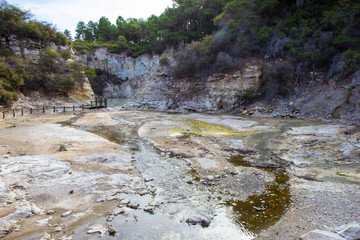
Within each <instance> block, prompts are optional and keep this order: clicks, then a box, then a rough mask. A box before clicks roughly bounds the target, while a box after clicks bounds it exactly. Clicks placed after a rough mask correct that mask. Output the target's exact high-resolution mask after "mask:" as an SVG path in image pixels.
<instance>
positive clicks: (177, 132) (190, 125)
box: [170, 119, 259, 137]
mask: <svg viewBox="0 0 360 240" xmlns="http://www.w3.org/2000/svg"><path fill="white" fill-rule="evenodd" d="M184 121H185V123H186V125H185V126H182V127H177V128H173V129H172V130H171V131H172V134H170V136H171V137H177V136H184V135H190V136H191V135H202V136H231V135H249V134H254V133H257V132H259V131H256V130H254V129H249V130H248V131H232V130H229V129H227V128H225V127H223V126H220V125H216V124H211V123H206V122H203V121H200V120H195V119H184Z"/></svg>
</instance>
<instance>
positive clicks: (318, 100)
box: [78, 48, 360, 120]
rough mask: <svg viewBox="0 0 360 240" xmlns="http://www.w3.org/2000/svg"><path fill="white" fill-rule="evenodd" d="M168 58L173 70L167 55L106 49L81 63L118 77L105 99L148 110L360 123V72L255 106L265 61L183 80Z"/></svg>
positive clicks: (308, 84)
mask: <svg viewBox="0 0 360 240" xmlns="http://www.w3.org/2000/svg"><path fill="white" fill-rule="evenodd" d="M166 56H167V57H169V59H170V65H169V66H162V65H161V64H160V59H161V58H162V56H158V55H153V56H149V55H143V56H140V57H138V58H136V59H134V58H131V57H127V56H126V55H125V54H112V53H109V52H108V51H107V50H106V49H105V48H99V49H97V50H95V51H94V52H93V53H91V54H83V55H80V56H78V59H81V60H82V61H83V63H84V64H87V65H88V66H90V67H92V68H94V69H101V70H104V71H106V72H108V73H109V74H112V75H114V76H115V77H116V78H118V80H119V81H118V82H114V81H107V82H106V86H105V89H104V96H105V97H131V98H132V99H133V101H132V106H134V107H138V108H142V109H159V110H177V111H196V112H207V111H222V112H239V111H241V112H243V113H245V114H255V115H257V114H258V115H268V116H284V117H300V118H301V117H325V118H341V119H346V120H356V119H360V102H359V101H360V71H358V72H357V73H355V74H354V75H352V76H350V77H348V78H347V79H345V80H343V81H336V80H335V79H330V80H329V81H328V82H325V81H324V80H323V79H324V78H321V77H318V79H316V78H312V79H313V81H307V82H306V84H303V85H302V86H298V87H296V88H295V90H294V93H293V94H291V95H289V96H287V97H280V98H274V99H273V100H267V101H262V98H261V97H257V98H256V102H254V103H252V104H250V105H249V104H247V102H246V100H247V98H253V97H256V96H258V94H260V91H259V89H260V88H261V85H262V78H261V77H262V73H263V68H264V66H265V65H266V61H265V60H263V59H259V58H249V59H246V60H245V62H244V64H243V66H242V67H241V68H239V69H236V70H233V71H232V72H228V73H226V74H213V75H211V76H209V77H205V78H204V77H197V78H195V77H187V78H182V79H178V78H175V77H174V76H173V75H172V69H173V66H174V61H175V60H174V59H173V58H172V57H171V56H173V53H172V52H168V53H166ZM262 94H266V92H265V93H264V92H262Z"/></svg>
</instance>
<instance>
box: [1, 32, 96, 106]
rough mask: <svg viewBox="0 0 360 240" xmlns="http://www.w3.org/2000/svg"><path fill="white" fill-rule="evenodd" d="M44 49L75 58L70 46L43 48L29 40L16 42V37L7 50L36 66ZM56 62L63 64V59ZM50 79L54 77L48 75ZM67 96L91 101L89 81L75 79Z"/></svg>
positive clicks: (91, 94)
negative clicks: (67, 53) (72, 87)
mask: <svg viewBox="0 0 360 240" xmlns="http://www.w3.org/2000/svg"><path fill="white" fill-rule="evenodd" d="M1 41H4V39H1ZM45 47H50V48H51V49H52V50H54V51H55V52H57V53H59V54H60V55H61V53H63V52H64V51H68V52H69V53H70V54H71V58H75V52H74V51H73V50H72V48H71V47H70V46H59V45H56V44H54V43H49V44H48V46H44V45H42V44H41V43H40V42H35V41H33V40H29V39H27V40H18V39H17V38H16V37H12V38H11V39H10V42H9V48H10V49H11V51H12V52H13V54H14V55H15V56H16V57H21V58H24V59H25V60H27V61H29V62H31V63H32V64H36V63H37V62H38V61H39V59H40V57H41V54H43V50H44V48H45ZM56 61H57V63H64V62H65V60H64V59H60V60H56ZM73 62H74V60H72V59H68V60H67V61H66V63H67V64H72V63H73ZM50 77H54V76H51V75H50ZM68 95H69V96H70V97H71V98H73V99H74V100H77V101H89V100H92V99H93V97H94V92H93V90H92V87H91V85H90V82H89V79H88V78H87V77H86V76H85V75H83V76H82V77H80V78H78V79H76V80H75V82H74V89H73V90H72V91H70V92H69V93H68Z"/></svg>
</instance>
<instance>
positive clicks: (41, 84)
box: [0, 1, 95, 105]
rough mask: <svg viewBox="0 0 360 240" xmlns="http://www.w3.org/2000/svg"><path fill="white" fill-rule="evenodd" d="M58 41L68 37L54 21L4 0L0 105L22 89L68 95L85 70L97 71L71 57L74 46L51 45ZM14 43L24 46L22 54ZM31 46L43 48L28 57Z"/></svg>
mask: <svg viewBox="0 0 360 240" xmlns="http://www.w3.org/2000/svg"><path fill="white" fill-rule="evenodd" d="M54 43H55V44H56V45H57V46H66V45H67V44H68V40H67V39H66V36H65V35H64V34H62V33H60V32H57V31H56V29H55V28H54V27H53V26H52V25H51V24H49V23H45V22H38V21H35V20H33V19H32V18H31V14H30V13H29V12H28V11H24V10H21V9H19V8H17V7H15V6H13V5H10V4H8V3H7V2H6V1H0V105H6V104H8V103H10V102H11V101H14V100H16V99H17V98H18V93H19V92H27V91H33V90H43V91H44V92H46V93H47V94H50V95H57V94H65V95H66V94H67V93H68V92H69V91H71V90H72V89H73V87H74V84H75V82H76V81H81V80H82V79H83V76H84V75H85V74H88V75H89V76H93V75H94V74H95V73H94V71H92V70H87V71H85V70H86V67H85V66H84V65H82V64H81V63H79V62H74V61H67V60H68V59H70V58H71V52H70V50H69V49H68V48H66V47H63V48H62V50H61V51H58V50H57V49H54V48H51V47H50V46H51V44H54ZM14 47H20V52H21V54H15V52H14ZM27 48H30V49H39V50H40V51H39V54H38V55H37V56H34V57H35V58H34V59H26V57H25V55H26V54H25V53H24V51H25V49H27ZM84 71H85V72H84Z"/></svg>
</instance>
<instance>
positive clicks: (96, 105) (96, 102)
mask: <svg viewBox="0 0 360 240" xmlns="http://www.w3.org/2000/svg"><path fill="white" fill-rule="evenodd" d="M95 108H98V99H97V97H96V98H95Z"/></svg>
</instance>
